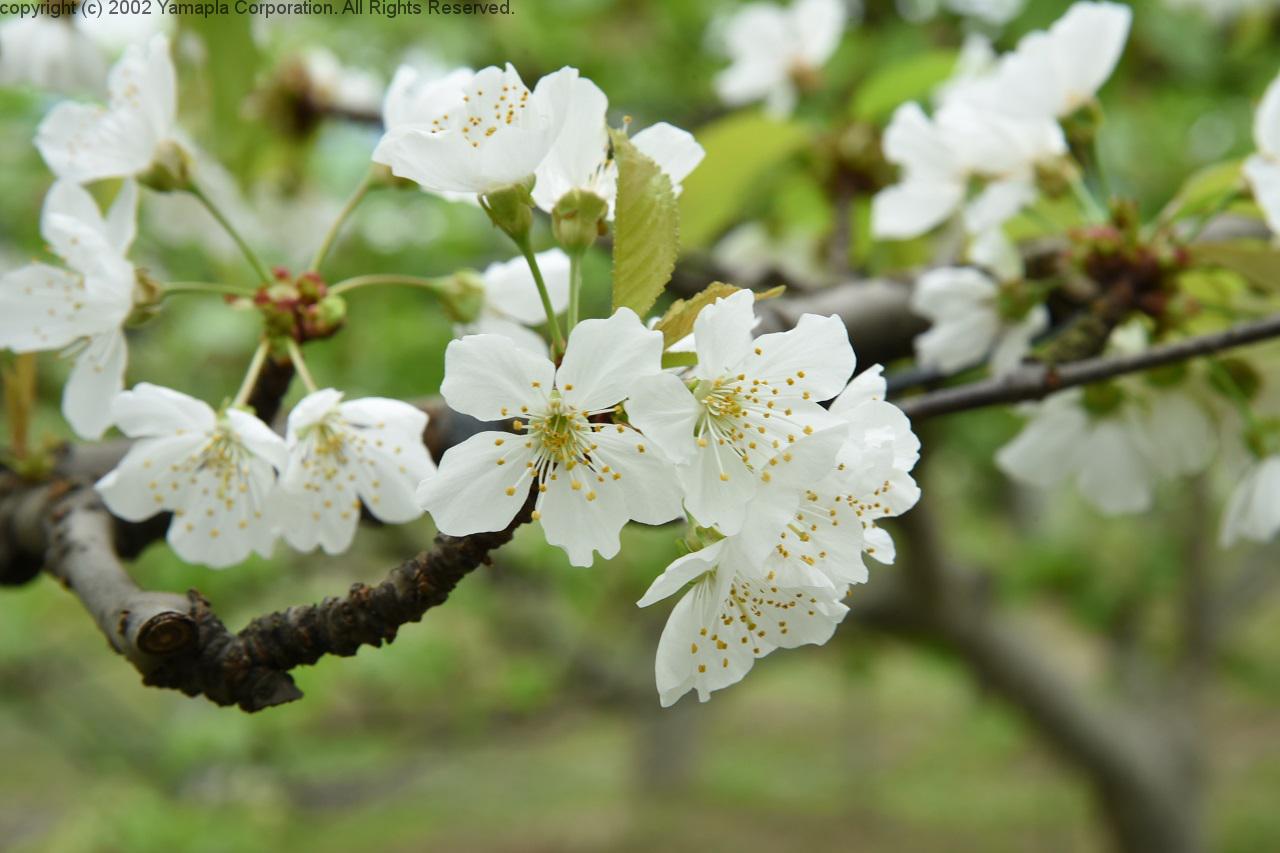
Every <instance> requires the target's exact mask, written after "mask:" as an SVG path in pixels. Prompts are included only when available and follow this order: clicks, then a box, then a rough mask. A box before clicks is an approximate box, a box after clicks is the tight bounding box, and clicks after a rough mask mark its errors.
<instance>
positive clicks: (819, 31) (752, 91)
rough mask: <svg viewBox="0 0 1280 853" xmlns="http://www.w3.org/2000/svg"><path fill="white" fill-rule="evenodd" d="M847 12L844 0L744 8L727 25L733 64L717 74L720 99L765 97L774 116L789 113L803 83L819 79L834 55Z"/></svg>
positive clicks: (725, 32)
mask: <svg viewBox="0 0 1280 853" xmlns="http://www.w3.org/2000/svg"><path fill="white" fill-rule="evenodd" d="M847 14H848V11H847V9H846V7H845V5H844V3H843V2H841V0H796V2H794V3H793V4H792V5H791V6H789V7H785V8H784V7H782V6H778V5H775V4H773V3H760V2H757V3H749V4H747V5H746V6H744V7H742V9H740V10H738V11H737V12H735V13H734V15H733V17H732V18H730V19H729V20H728V21H727V22H725V24H724V29H723V41H724V48H725V51H726V52H727V53H728V55H729V59H730V61H731V64H730V66H729V67H728V68H726V69H725V70H724V71H721V72H720V73H719V74H717V75H716V79H715V87H716V92H717V94H719V95H720V99H721V100H722V101H724V102H725V103H726V104H729V105H731V106H737V105H740V104H748V103H752V102H755V101H764V102H765V107H766V109H767V110H768V111H769V112H770V113H771V114H773V115H776V116H785V115H788V114H789V113H790V112H791V111H792V110H793V109H794V108H795V103H796V97H797V88H798V84H803V83H805V82H806V81H807V80H809V79H811V78H812V77H814V75H816V73H817V72H818V71H819V70H821V68H822V66H823V65H824V64H826V61H827V60H828V59H830V58H831V55H832V54H833V53H835V50H836V47H837V45H839V44H840V37H841V36H842V35H843V34H844V26H845V18H846V16H847Z"/></svg>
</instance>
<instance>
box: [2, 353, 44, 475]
mask: <svg viewBox="0 0 1280 853" xmlns="http://www.w3.org/2000/svg"><path fill="white" fill-rule="evenodd" d="M0 378H3V379H4V403H5V414H6V415H7V416H8V421H9V444H10V447H9V450H10V452H11V453H12V455H13V458H14V459H15V460H17V461H19V462H21V461H23V460H25V459H26V458H27V455H28V453H29V452H30V446H29V442H30V426H31V414H32V410H33V409H34V408H35V400H36V354H35V353H33V352H26V353H21V354H19V355H16V356H14V358H13V364H11V365H5V366H4V369H3V371H2V372H0Z"/></svg>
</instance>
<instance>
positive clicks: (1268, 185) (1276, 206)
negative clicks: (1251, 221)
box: [1244, 76, 1280, 234]
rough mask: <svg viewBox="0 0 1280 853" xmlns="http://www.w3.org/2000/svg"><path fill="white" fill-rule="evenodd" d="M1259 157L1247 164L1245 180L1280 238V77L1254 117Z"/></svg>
mask: <svg viewBox="0 0 1280 853" xmlns="http://www.w3.org/2000/svg"><path fill="white" fill-rule="evenodd" d="M1253 140H1254V144H1255V145H1257V147H1258V150H1257V152H1256V153H1254V154H1252V155H1250V156H1249V158H1248V159H1247V160H1245V161H1244V176H1245V179H1246V180H1248V182H1249V186H1250V187H1251V188H1252V189H1253V197H1254V200H1255V201H1257V203H1258V207H1260V208H1262V214H1263V216H1264V217H1265V218H1266V220H1267V226H1268V227H1269V228H1270V229H1271V230H1272V232H1274V233H1276V234H1280V76H1277V77H1276V78H1275V79H1274V80H1272V81H1271V85H1269V86H1267V91H1266V94H1264V95H1263V96H1262V103H1260V104H1258V110H1257V112H1255V113H1254V115H1253Z"/></svg>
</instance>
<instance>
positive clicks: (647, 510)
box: [593, 426, 683, 524]
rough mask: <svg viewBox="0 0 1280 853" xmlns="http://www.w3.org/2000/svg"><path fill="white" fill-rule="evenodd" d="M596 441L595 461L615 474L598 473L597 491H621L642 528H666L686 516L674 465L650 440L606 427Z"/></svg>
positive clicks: (622, 429) (630, 516)
mask: <svg viewBox="0 0 1280 853" xmlns="http://www.w3.org/2000/svg"><path fill="white" fill-rule="evenodd" d="M594 441H595V443H596V445H597V449H596V450H595V451H594V456H595V459H596V460H597V461H599V462H601V463H603V464H604V465H607V466H609V468H610V469H611V470H609V471H601V470H599V469H597V472H596V476H597V479H598V480H599V481H600V482H599V484H598V485H597V486H595V487H593V488H597V490H599V487H600V486H604V487H605V488H610V489H611V488H617V489H621V490H622V493H623V497H624V498H625V501H626V507H627V515H628V517H629V518H631V519H634V520H635V521H638V522H640V523H641V524H665V523H667V522H668V521H672V520H674V519H677V518H679V517H680V516H681V515H682V514H683V510H682V509H681V500H682V498H683V493H682V492H681V490H680V483H679V481H678V480H677V479H676V477H675V471H674V470H672V465H671V462H670V461H669V460H668V459H667V458H666V456H664V455H663V454H662V453H661V452H660V450H659V449H658V448H656V447H654V446H653V445H652V444H651V443H650V442H649V440H648V438H647V437H646V436H643V435H640V434H639V433H638V432H636V431H635V430H634V429H630V428H627V427H622V426H606V427H604V428H603V429H601V430H598V431H597V432H596V434H595V438H594ZM640 448H644V449H643V450H641V449H640Z"/></svg>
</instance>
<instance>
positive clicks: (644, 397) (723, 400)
mask: <svg viewBox="0 0 1280 853" xmlns="http://www.w3.org/2000/svg"><path fill="white" fill-rule="evenodd" d="M754 302H755V297H754V294H752V293H751V292H750V291H746V290H741V291H738V292H737V293H734V294H733V295H731V296H729V297H727V298H720V299H717V300H716V301H715V303H713V304H712V305H709V306H707V307H706V308H704V309H703V310H702V312H701V313H700V314H699V315H698V318H697V320H696V321H695V322H694V332H693V337H694V346H695V350H696V352H697V355H698V363H697V366H696V367H694V368H693V370H692V372H691V375H690V377H689V379H688V380H687V381H686V380H682V379H681V378H679V377H677V376H675V375H673V374H671V373H663V374H659V375H657V376H654V377H650V378H644V379H641V380H639V381H637V382H636V384H635V387H634V388H633V390H632V393H631V401H630V402H629V403H628V404H627V413H628V415H629V416H630V418H631V422H632V423H634V424H636V425H637V426H638V427H639V428H640V430H641V431H642V432H644V433H645V434H646V435H648V436H649V437H650V438H651V439H652V440H653V442H654V443H656V444H657V445H658V446H659V447H661V448H662V450H663V451H664V452H665V453H666V454H667V455H668V456H669V457H670V458H671V459H672V460H673V461H674V462H676V463H677V468H676V473H677V474H678V476H679V480H680V483H681V485H682V486H683V487H684V491H685V506H686V507H687V508H688V510H689V512H691V513H692V514H693V516H694V518H696V519H697V520H698V522H699V523H701V524H703V525H706V526H711V525H715V526H717V527H719V528H720V529H721V530H722V532H724V533H730V534H731V533H736V532H738V530H739V529H741V527H742V524H743V521H744V519H745V513H746V507H747V504H748V502H749V501H750V500H751V499H752V497H753V496H754V495H755V493H756V488H757V484H756V480H757V479H758V478H760V477H761V476H767V475H768V473H769V472H768V471H767V470H766V469H767V467H768V465H769V462H770V460H773V459H775V458H779V451H781V450H783V449H785V447H786V445H788V444H793V443H795V442H796V441H797V440H799V439H800V438H801V437H802V436H805V435H810V434H812V433H813V432H814V431H816V430H819V429H822V428H824V427H829V426H834V425H835V423H836V421H835V419H834V418H833V417H832V416H831V415H829V414H828V413H827V411H826V410H825V409H823V408H822V406H820V405H819V403H820V402H822V401H823V400H829V399H831V398H832V397H834V396H835V395H836V394H838V393H839V392H840V391H841V390H842V389H843V388H844V386H845V383H846V382H847V381H848V378H849V374H850V373H852V372H853V366H854V357H853V348H852V347H851V346H850V345H849V336H848V332H847V331H846V330H845V327H844V323H843V322H841V320H840V319H839V318H838V317H834V316H832V317H819V316H817V315H814V314H805V315H803V316H802V317H801V318H800V321H799V322H798V323H797V324H796V327H795V328H794V329H792V330H790V331H788V332H779V333H774V334H768V335H762V336H761V337H759V338H757V339H756V340H754V341H753V340H752V338H751V329H752V327H753V326H754V324H755V312H754ZM780 458H781V459H782V461H783V463H786V462H787V461H788V460H787V459H786V457H785V455H784V456H782V457H780Z"/></svg>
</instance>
